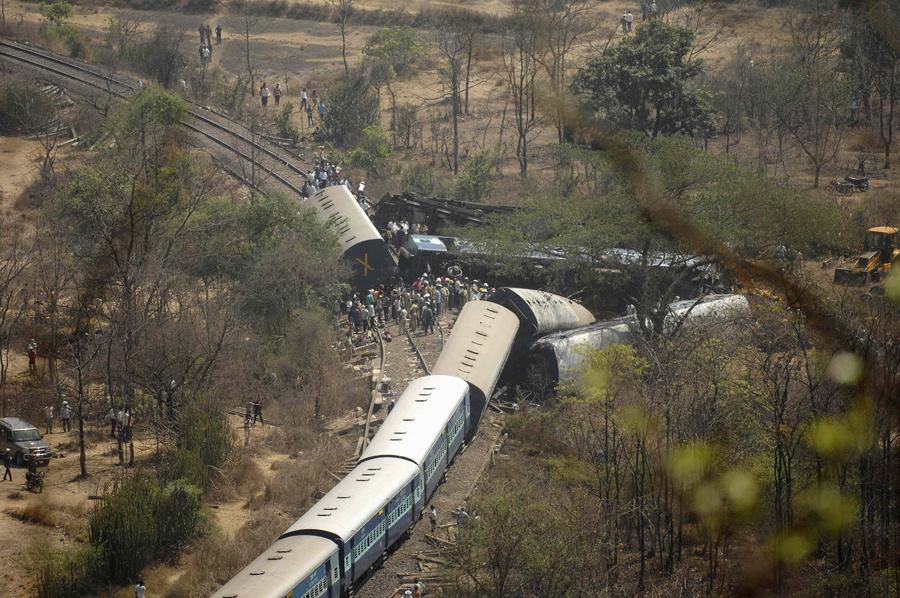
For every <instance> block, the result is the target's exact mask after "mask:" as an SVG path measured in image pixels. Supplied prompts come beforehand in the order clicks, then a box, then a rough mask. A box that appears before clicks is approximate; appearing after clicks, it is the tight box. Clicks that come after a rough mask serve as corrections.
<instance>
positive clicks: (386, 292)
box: [341, 273, 494, 335]
mask: <svg viewBox="0 0 900 598" xmlns="http://www.w3.org/2000/svg"><path fill="white" fill-rule="evenodd" d="M493 292H494V289H493V288H490V287H489V286H488V285H487V284H486V283H482V282H481V281H478V280H472V281H470V280H469V279H468V277H463V276H458V277H450V276H447V277H443V278H442V277H432V276H431V275H429V274H427V273H426V274H422V276H419V277H418V278H416V279H415V280H414V281H413V282H412V284H408V285H407V284H405V283H403V282H402V281H401V282H400V283H399V284H397V285H396V286H394V287H393V288H390V289H386V288H385V285H383V284H382V285H378V287H377V288H374V289H369V291H368V292H367V293H366V294H365V295H364V296H360V294H359V293H354V294H353V295H352V296H350V297H348V298H347V299H346V300H345V301H344V304H343V305H342V307H341V311H342V312H343V313H344V314H346V316H347V321H348V323H349V324H350V331H351V334H352V333H354V332H355V333H363V334H365V333H366V332H368V331H369V330H371V329H373V328H374V327H376V326H377V327H384V326H385V324H387V323H388V322H393V323H394V324H396V325H397V326H398V330H399V333H400V334H406V333H407V331H409V332H410V333H413V332H419V333H421V334H422V335H429V334H434V331H435V326H436V325H437V321H438V318H440V317H441V316H442V315H443V314H444V313H445V311H446V310H448V309H454V310H456V309H462V308H463V306H465V304H466V303H467V302H468V301H475V300H481V299H487V298H488V297H489V296H490V295H491V294H493Z"/></svg>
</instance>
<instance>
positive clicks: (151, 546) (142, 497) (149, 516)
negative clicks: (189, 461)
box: [89, 474, 202, 581]
mask: <svg viewBox="0 0 900 598" xmlns="http://www.w3.org/2000/svg"><path fill="white" fill-rule="evenodd" d="M201 521H202V518H201V513H200V489H199V488H197V487H196V486H194V485H192V484H190V483H189V482H188V481H187V480H175V481H172V482H170V483H168V484H166V485H165V486H164V487H162V488H161V487H160V486H159V484H158V483H157V481H156V480H153V479H150V478H149V477H146V476H143V475H140V474H137V475H135V476H134V477H132V478H128V479H127V480H125V481H123V482H121V483H120V484H117V485H116V486H115V487H114V488H113V489H112V491H111V492H109V493H108V494H107V495H106V497H105V500H104V501H103V502H102V503H101V504H100V505H98V506H97V507H96V508H95V509H94V512H93V513H92V514H91V518H90V522H89V528H90V540H91V544H93V545H94V546H95V547H96V548H98V549H100V551H101V555H102V558H103V561H104V563H105V566H106V567H107V568H108V569H107V570H109V571H113V572H115V575H116V580H118V581H121V580H123V579H127V580H133V579H135V578H137V576H138V574H139V573H140V571H141V569H143V568H144V567H145V566H146V565H147V564H149V563H150V562H152V561H153V560H156V559H163V558H166V557H168V556H170V555H171V554H172V552H173V550H176V549H178V548H181V547H182V546H183V545H184V544H185V543H186V542H187V541H188V540H190V539H191V538H192V537H193V536H194V535H195V534H196V533H197V530H198V527H199V525H200V522H201Z"/></svg>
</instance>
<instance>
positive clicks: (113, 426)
mask: <svg viewBox="0 0 900 598" xmlns="http://www.w3.org/2000/svg"><path fill="white" fill-rule="evenodd" d="M105 419H106V421H107V423H109V436H110V438H121V439H122V442H131V440H132V439H133V438H134V427H135V424H136V421H137V420H136V418H135V414H134V410H133V409H131V408H130V407H125V408H122V407H119V408H118V409H116V408H115V407H110V408H109V411H107V412H106V418H105Z"/></svg>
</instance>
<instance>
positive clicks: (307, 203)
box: [300, 185, 397, 290]
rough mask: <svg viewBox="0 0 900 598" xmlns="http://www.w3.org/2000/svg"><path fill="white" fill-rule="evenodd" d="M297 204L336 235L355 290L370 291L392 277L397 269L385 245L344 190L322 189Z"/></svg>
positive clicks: (348, 192)
mask: <svg viewBox="0 0 900 598" xmlns="http://www.w3.org/2000/svg"><path fill="white" fill-rule="evenodd" d="M300 205H301V206H304V207H308V208H311V209H313V210H315V211H316V215H317V217H318V218H319V220H320V221H321V222H324V223H326V224H327V225H329V226H330V227H331V228H332V230H334V232H335V233H336V234H337V236H338V241H339V243H340V249H341V257H342V258H343V259H344V261H345V262H346V263H347V265H348V266H349V267H350V271H351V276H350V282H351V284H352V285H353V287H354V288H355V289H361V290H364V289H369V288H372V287H374V286H375V285H377V284H379V283H382V282H388V281H389V280H391V279H392V278H393V277H394V275H395V273H396V270H397V268H396V264H395V263H394V258H393V257H392V256H391V253H390V251H389V250H388V247H387V243H385V241H384V239H383V238H382V237H381V234H379V232H378V229H376V228H375V225H373V224H372V221H371V220H369V217H368V216H367V215H366V213H365V211H364V210H363V209H362V208H361V207H360V205H359V203H357V201H356V198H355V197H353V194H352V193H350V190H349V189H347V187H345V186H344V185H332V186H330V187H325V188H324V189H321V190H320V191H317V192H316V193H314V194H313V195H312V197H309V198H307V199H304V200H303V201H301V202H300Z"/></svg>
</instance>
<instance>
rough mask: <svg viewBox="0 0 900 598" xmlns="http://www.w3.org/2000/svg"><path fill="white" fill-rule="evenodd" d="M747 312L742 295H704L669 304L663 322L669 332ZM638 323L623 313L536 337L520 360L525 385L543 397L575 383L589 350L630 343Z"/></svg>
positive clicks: (635, 319)
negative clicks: (703, 320) (700, 322)
mask: <svg viewBox="0 0 900 598" xmlns="http://www.w3.org/2000/svg"><path fill="white" fill-rule="evenodd" d="M748 313H750V304H749V302H748V301H747V298H746V297H744V296H742V295H707V296H705V297H702V298H699V299H691V300H685V301H676V302H674V303H672V304H670V305H669V315H668V316H667V317H666V320H665V324H664V325H665V327H666V329H667V332H671V331H673V330H674V328H675V327H677V326H689V325H691V324H692V323H696V322H698V321H700V320H702V319H705V318H719V319H722V320H725V319H729V318H734V317H739V316H742V315H746V314H748ZM637 326H638V321H637V318H636V317H635V316H625V317H621V318H615V319H613V320H606V321H603V322H596V323H594V324H591V325H590V326H585V327H583V328H577V329H575V330H567V331H562V332H557V333H554V334H550V335H547V336H544V337H542V338H539V339H537V340H536V341H534V342H532V343H531V344H530V345H529V346H528V349H527V351H526V355H525V356H524V357H523V358H522V360H521V361H522V365H524V376H523V378H524V381H523V384H524V386H525V387H526V388H527V389H528V390H529V391H530V392H532V393H533V394H534V395H535V396H536V397H537V398H544V397H547V396H551V395H552V394H553V393H554V391H555V389H556V387H557V386H558V385H559V386H563V385H566V386H568V385H572V384H574V383H575V382H577V380H578V376H579V375H580V374H581V372H582V371H583V369H584V367H585V366H586V364H587V361H588V359H589V355H590V351H591V350H595V349H605V348H606V347H609V346H610V345H613V344H616V343H620V344H630V343H632V342H633V341H634V339H635V334H636V331H637Z"/></svg>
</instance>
